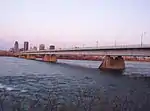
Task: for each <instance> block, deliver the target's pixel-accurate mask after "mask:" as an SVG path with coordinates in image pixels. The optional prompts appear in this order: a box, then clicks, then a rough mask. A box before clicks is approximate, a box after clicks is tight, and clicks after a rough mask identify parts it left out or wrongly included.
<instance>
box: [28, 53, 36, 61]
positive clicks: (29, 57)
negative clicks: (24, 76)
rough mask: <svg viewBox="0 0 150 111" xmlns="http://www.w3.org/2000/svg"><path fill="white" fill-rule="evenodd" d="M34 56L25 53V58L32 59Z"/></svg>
mask: <svg viewBox="0 0 150 111" xmlns="http://www.w3.org/2000/svg"><path fill="white" fill-rule="evenodd" d="M35 58H36V57H35V55H29V54H28V55H27V56H26V59H31V60H34V59H35Z"/></svg>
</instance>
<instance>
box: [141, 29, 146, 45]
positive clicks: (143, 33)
mask: <svg viewBox="0 0 150 111" xmlns="http://www.w3.org/2000/svg"><path fill="white" fill-rule="evenodd" d="M145 34H146V32H143V33H142V35H141V47H142V45H143V37H144V35H145Z"/></svg>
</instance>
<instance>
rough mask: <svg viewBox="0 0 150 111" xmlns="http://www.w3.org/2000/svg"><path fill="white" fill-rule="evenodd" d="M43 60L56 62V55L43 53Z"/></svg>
mask: <svg viewBox="0 0 150 111" xmlns="http://www.w3.org/2000/svg"><path fill="white" fill-rule="evenodd" d="M43 61H45V62H54V63H55V62H57V57H56V55H54V54H52V55H45V56H44V58H43Z"/></svg>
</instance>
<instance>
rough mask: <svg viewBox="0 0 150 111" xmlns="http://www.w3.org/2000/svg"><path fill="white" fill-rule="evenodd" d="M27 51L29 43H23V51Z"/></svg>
mask: <svg viewBox="0 0 150 111" xmlns="http://www.w3.org/2000/svg"><path fill="white" fill-rule="evenodd" d="M27 50H29V42H24V51H27Z"/></svg>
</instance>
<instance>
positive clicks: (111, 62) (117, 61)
mask: <svg viewBox="0 0 150 111" xmlns="http://www.w3.org/2000/svg"><path fill="white" fill-rule="evenodd" d="M99 69H110V70H123V69H125V62H124V59H123V58H122V56H118V57H115V58H113V57H111V56H108V55H107V56H105V58H104V59H103V61H102V64H101V65H100V66H99Z"/></svg>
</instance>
